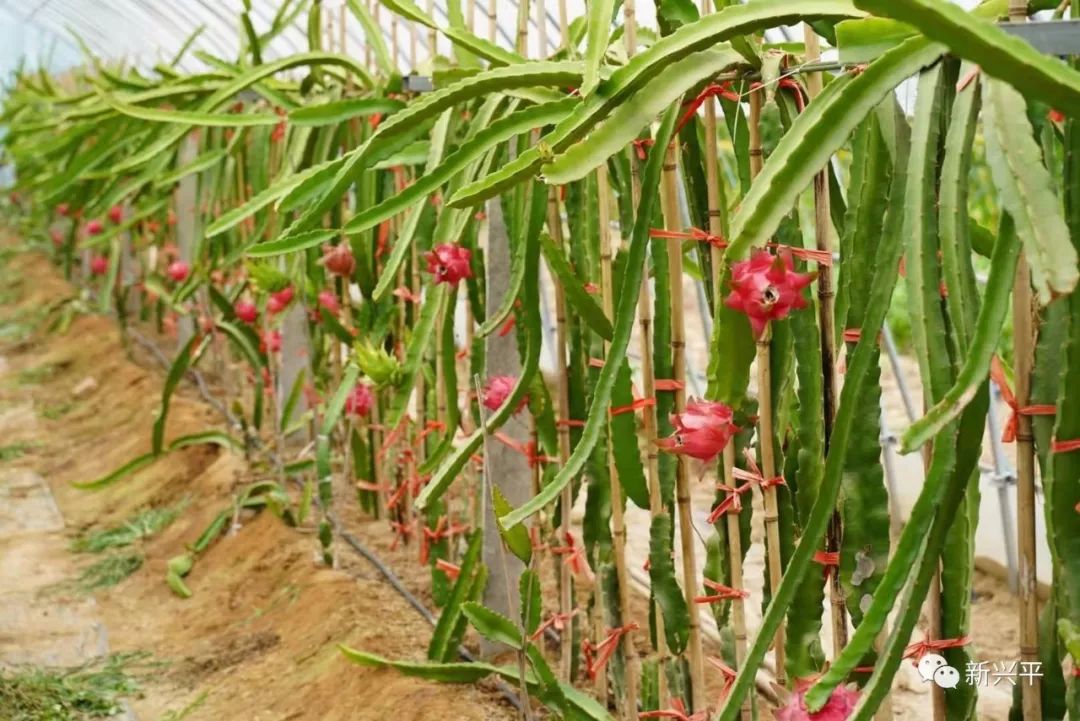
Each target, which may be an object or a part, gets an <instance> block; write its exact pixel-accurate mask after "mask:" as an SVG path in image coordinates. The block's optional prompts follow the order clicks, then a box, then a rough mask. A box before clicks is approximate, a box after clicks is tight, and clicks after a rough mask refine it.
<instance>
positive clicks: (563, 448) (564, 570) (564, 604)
mask: <svg viewBox="0 0 1080 721" xmlns="http://www.w3.org/2000/svg"><path fill="white" fill-rule="evenodd" d="M548 232H549V233H551V237H552V239H553V240H554V241H555V244H556V245H557V246H558V247H559V248H562V247H563V228H562V217H561V216H560V214H559V195H558V190H556V189H555V188H550V189H549V190H548ZM553 283H554V286H555V357H556V358H557V359H558V361H557V362H558V364H559V367H558V369H557V370H558V380H557V383H558V389H557V393H558V404H559V416H558V420H559V423H558V432H559V463H560V464H565V463H566V461H567V460H568V459H569V458H570V426H569V424H568V421H569V420H570V378H569V375H568V372H567V367H566V365H567V358H566V353H567V348H568V346H569V342H568V341H567V328H566V295H565V291H564V290H563V286H562V282H561V281H560V280H559V278H558V276H553ZM573 503H574V496H573V489H572V488H571V484H567V485H566V488H564V489H563V490H562V494H561V495H560V496H559V535H560V536H561V537H562V538H566V534H568V533H570V530H571V525H570V524H571V520H570V510H571V506H572V505H573ZM571 583H572V581H571V576H570V566H569V565H568V564H565V563H560V564H559V612H560V613H563V614H568V613H570V612H571V611H572V610H573V605H574V597H573V593H572V589H571ZM572 636H573V634H572V633H570V632H569V631H567V632H565V633H563V634H562V636H561V637H560V639H559V650H560V654H559V678H560V679H561V680H563V681H564V682H569V681H570V680H571V679H570V668H571V666H572V665H573V653H574V645H573V638H572Z"/></svg>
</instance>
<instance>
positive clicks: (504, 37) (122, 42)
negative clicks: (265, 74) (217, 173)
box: [0, 0, 655, 73]
mask: <svg viewBox="0 0 1080 721" xmlns="http://www.w3.org/2000/svg"><path fill="white" fill-rule="evenodd" d="M361 1H362V2H365V1H368V2H374V0H361ZM293 4H294V5H295V3H293ZM322 4H323V24H324V26H328V27H324V37H333V39H334V47H335V49H337V46H338V43H339V38H340V33H341V26H340V23H341V22H342V18H344V21H345V31H346V50H347V51H348V52H349V53H350V54H353V55H356V56H359V55H361V54H362V53H363V48H364V45H365V39H364V33H363V30H362V28H361V26H360V23H359V22H358V21H357V20H356V18H355V17H353V16H352V14H351V13H349V12H348V11H347V10H344V11H343V8H344V5H345V3H344V2H343V0H323V3H322ZM375 4H377V2H376V3H375ZM417 5H418V6H419V7H420V8H422V9H424V10H426V11H429V12H430V13H431V14H432V15H433V16H434V17H435V19H436V21H437V22H439V23H447V10H446V2H445V0H434V2H429V0H417ZM461 5H462V12H463V14H464V15H465V17H466V19H471V20H472V27H473V31H474V32H475V33H476V34H477V35H478V36H480V37H482V38H489V37H491V32H492V20H490V19H489V17H488V16H489V11H490V9H491V8H492V7H493V8H494V10H495V12H494V16H495V17H494V36H495V40H496V42H497V43H498V44H499V45H501V46H503V47H512V46H513V44H514V39H515V36H516V35H517V18H518V3H517V2H516V1H515V0H495V2H494V3H489V0H476V1H475V2H474V0H461ZM280 6H281V0H252V20H253V23H254V25H255V29H256V32H258V33H263V32H265V31H266V30H268V29H269V28H270V26H271V23H272V22H273V19H274V17H275V15H276V14H277V12H278V9H279V8H280ZM470 6H471V7H470ZM566 6H567V15H568V17H569V19H571V20H572V19H573V18H575V17H578V16H581V15H583V14H584V13H585V3H584V2H583V0H567V2H566ZM541 7H542V8H543V12H544V16H546V17H545V19H546V27H544V28H543V30H540V29H539V25H538V22H537V21H538V20H539V19H540V17H541V16H540V9H541ZM242 10H243V3H242V2H241V0H0V28H2V32H0V41H2V40H4V39H6V42H3V47H0V63H2V65H0V69H3V70H4V71H5V73H6V71H8V70H10V69H11V68H12V67H13V66H14V65H15V64H16V63H17V62H18V58H19V57H20V56H25V57H26V60H27V62H28V64H30V65H32V66H37V65H46V66H48V67H57V66H61V67H62V66H66V65H71V64H74V63H77V62H79V59H80V52H79V49H78V43H77V41H75V40H74V36H75V35H78V37H79V38H80V39H81V40H82V41H83V42H84V43H85V44H86V45H87V47H89V48H90V49H91V51H93V52H94V53H95V54H96V55H99V56H101V57H104V58H109V59H111V60H124V61H126V62H128V63H131V64H133V65H137V66H143V67H148V66H153V65H154V64H155V63H157V62H168V61H170V60H171V59H172V58H173V57H174V56H175V54H176V52H177V51H178V50H179V49H180V47H181V46H182V45H183V43H184V41H185V40H186V39H187V38H188V37H189V36H190V35H191V34H192V33H194V32H195V31H196V30H198V29H199V28H202V32H201V34H200V35H199V37H198V39H197V40H196V41H195V43H194V45H193V47H194V48H195V49H199V50H204V51H206V52H208V53H210V54H212V55H215V56H217V57H220V58H224V59H228V60H235V59H236V58H237V56H238V53H239V48H240V46H241V44H242V40H241V36H242V30H241V27H240V23H239V17H240V13H241V12H242ZM636 10H637V18H638V22H639V23H641V24H642V25H644V26H654V25H655V11H654V7H653V3H652V2H651V0H650V1H649V2H639V3H638V6H637V8H636ZM377 12H378V16H379V22H380V25H381V27H382V30H383V36H384V38H385V40H386V43H387V46H388V47H392V46H396V48H397V61H398V65H399V66H400V67H401V69H402V70H403V71H408V70H411V69H412V68H413V59H414V55H413V53H414V48H415V60H416V63H417V65H418V66H422V65H423V64H424V62H425V60H427V59H428V58H429V57H430V56H431V52H430V49H429V48H428V44H429V34H428V29H427V28H425V27H422V26H418V25H417V24H415V23H411V22H408V21H404V20H402V19H400V18H394V17H393V14H392V13H390V12H389V11H387V10H386V9H385V8H379V9H378V11H377ZM529 14H530V18H529V26H530V27H529V43H530V47H529V55H530V56H531V57H538V56H539V54H540V53H539V49H540V40H541V36H544V37H546V40H547V44H548V46H549V47H550V48H552V49H553V48H555V47H556V46H557V45H558V44H559V40H560V34H559V3H558V1H557V0H545V1H544V2H543V3H542V4H541V3H539V2H538V0H532V2H531V3H530V10H529ZM395 37H396V43H394V42H393V39H394V38H395ZM437 43H438V48H437V49H438V52H439V53H441V54H444V55H446V54H449V52H450V50H451V48H450V43H449V41H448V40H447V39H446V38H445V37H439V38H438V41H437ZM307 48H308V42H307V13H306V12H303V13H300V15H299V16H298V17H297V18H296V19H295V21H294V22H293V24H292V25H291V26H290V27H289V28H288V29H287V30H285V31H284V32H283V33H281V34H280V35H279V36H277V37H276V38H274V40H273V41H272V42H271V43H270V44H269V46H268V47H267V48H265V49H264V59H273V58H276V57H281V56H283V55H289V54H292V53H296V52H302V51H305V50H306V49H307ZM200 67H203V66H202V64H201V63H200V62H199V61H198V60H197V59H196V58H195V57H194V56H193V55H190V54H189V55H188V56H186V57H185V59H184V61H183V62H182V63H181V69H183V70H187V71H192V70H196V69H199V68H200Z"/></svg>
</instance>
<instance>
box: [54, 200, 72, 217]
mask: <svg viewBox="0 0 1080 721" xmlns="http://www.w3.org/2000/svg"><path fill="white" fill-rule="evenodd" d="M70 212H71V206H70V205H68V204H67V203H61V204H60V205H58V206H56V214H57V215H59V216H60V217H61V218H66V217H68V213H70Z"/></svg>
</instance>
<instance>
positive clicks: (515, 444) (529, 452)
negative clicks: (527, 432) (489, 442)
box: [495, 431, 551, 468]
mask: <svg viewBox="0 0 1080 721" xmlns="http://www.w3.org/2000/svg"><path fill="white" fill-rule="evenodd" d="M495 438H496V439H497V440H499V441H500V442H502V444H503V445H505V446H506V447H507V448H509V449H510V450H513V451H517V452H518V453H520V454H521V455H523V456H525V460H526V461H528V463H529V468H536V466H537V465H539V464H541V463H550V462H551V459H550V458H548V457H547V456H542V455H538V454H537V452H536V444H535V443H533V442H532V441H529V442H528V443H522V442H521V441H519V440H516V439H514V438H511V437H510V436H508V435H506V434H505V433H503V432H502V431H496V432H495Z"/></svg>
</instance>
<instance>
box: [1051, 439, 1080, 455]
mask: <svg viewBox="0 0 1080 721" xmlns="http://www.w3.org/2000/svg"><path fill="white" fill-rule="evenodd" d="M1073 451H1080V438H1073V439H1072V440H1069V441H1059V440H1056V439H1055V440H1054V441H1053V442H1052V443H1051V444H1050V452H1051V453H1072V452H1073Z"/></svg>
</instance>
